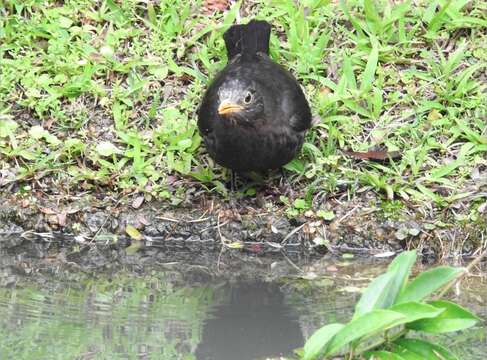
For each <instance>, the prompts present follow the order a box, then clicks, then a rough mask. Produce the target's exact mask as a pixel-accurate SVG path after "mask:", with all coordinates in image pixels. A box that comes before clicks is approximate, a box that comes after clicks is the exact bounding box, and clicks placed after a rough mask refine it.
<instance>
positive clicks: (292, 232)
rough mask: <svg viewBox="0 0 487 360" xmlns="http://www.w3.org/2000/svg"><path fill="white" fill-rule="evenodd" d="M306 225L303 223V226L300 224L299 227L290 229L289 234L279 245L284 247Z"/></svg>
mask: <svg viewBox="0 0 487 360" xmlns="http://www.w3.org/2000/svg"><path fill="white" fill-rule="evenodd" d="M306 224H307V223H304V224H301V225H299V226H298V227H297V228H294V229H292V230H291V231H290V232H289V234H287V235H286V236H285V237H284V239H283V240H282V241H281V245H284V244H285V243H286V242H287V241H288V240H289V238H290V237H291V236H293V235H294V234H296V233H297V232H298V231H299V230H301V229H302V228H303V226H304V225H306Z"/></svg>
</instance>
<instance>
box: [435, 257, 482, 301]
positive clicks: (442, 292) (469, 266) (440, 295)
mask: <svg viewBox="0 0 487 360" xmlns="http://www.w3.org/2000/svg"><path fill="white" fill-rule="evenodd" d="M486 256H487V249H485V250H484V252H483V253H481V254H480V255H479V256H477V257H476V258H475V259H473V260H472V262H471V263H470V264H468V266H467V267H466V268H465V271H462V272H461V273H459V274H458V275H457V277H456V278H455V279H453V280H452V281H450V282H449V283H448V284H447V285H446V286H445V287H444V288H443V290H441V292H440V293H439V294H438V296H436V299H441V298H442V297H443V296H445V294H446V293H447V291H448V290H450V289H451V288H452V286H453V285H455V284H456V283H457V282H458V281H460V280H461V279H462V278H463V277H465V276H466V275H467V274H468V273H469V272H470V270H472V268H473V267H474V266H475V265H477V264H478V263H479V262H480V261H481V260H482V259H483V258H484V257H486Z"/></svg>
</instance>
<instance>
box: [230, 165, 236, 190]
mask: <svg viewBox="0 0 487 360" xmlns="http://www.w3.org/2000/svg"><path fill="white" fill-rule="evenodd" d="M236 190H237V173H236V171H235V170H230V191H231V192H232V193H234V192H235V191H236Z"/></svg>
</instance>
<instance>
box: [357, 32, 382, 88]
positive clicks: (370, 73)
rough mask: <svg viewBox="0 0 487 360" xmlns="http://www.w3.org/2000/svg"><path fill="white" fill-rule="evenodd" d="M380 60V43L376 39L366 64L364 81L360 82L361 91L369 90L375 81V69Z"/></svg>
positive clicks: (363, 75)
mask: <svg viewBox="0 0 487 360" xmlns="http://www.w3.org/2000/svg"><path fill="white" fill-rule="evenodd" d="M378 61H379V44H378V43H377V40H376V41H373V42H372V50H371V52H370V55H369V59H368V60H367V65H365V70H364V72H363V74H362V83H361V84H360V91H362V92H365V91H368V90H369V89H370V88H371V87H372V83H373V82H374V77H375V70H376V69H377V63H378Z"/></svg>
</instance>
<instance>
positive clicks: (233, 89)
mask: <svg viewBox="0 0 487 360" xmlns="http://www.w3.org/2000/svg"><path fill="white" fill-rule="evenodd" d="M218 97H219V102H218V114H219V115H220V116H222V117H223V118H229V119H234V120H237V121H238V120H242V121H245V122H252V121H253V120H257V119H259V118H261V115H262V113H263V112H264V99H263V98H262V96H261V94H260V92H259V90H258V88H257V86H256V84H254V83H253V82H250V81H242V80H239V79H231V80H229V81H225V82H224V83H223V84H222V85H221V86H220V88H219V90H218Z"/></svg>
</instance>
